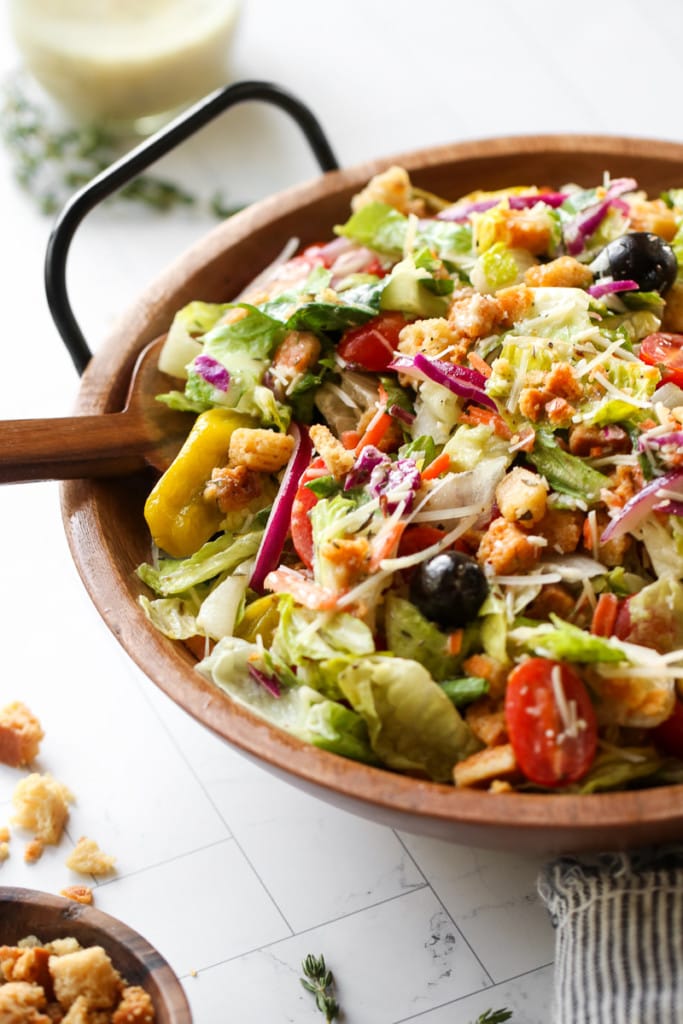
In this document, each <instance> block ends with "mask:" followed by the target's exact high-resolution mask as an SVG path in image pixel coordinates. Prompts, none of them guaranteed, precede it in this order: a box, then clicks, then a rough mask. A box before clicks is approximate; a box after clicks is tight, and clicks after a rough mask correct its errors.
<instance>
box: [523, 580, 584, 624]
mask: <svg viewBox="0 0 683 1024" xmlns="http://www.w3.org/2000/svg"><path fill="white" fill-rule="evenodd" d="M575 608H576V598H575V597H574V595H573V594H572V593H571V591H569V590H567V588H566V587H564V586H562V584H561V583H546V585H545V586H544V587H542V588H541V592H540V594H539V595H538V597H535V598H534V599H533V601H531V602H530V603H529V604H528V605H527V607H526V611H525V612H524V614H525V615H527V616H528V617H529V618H530V619H548V618H549V617H550V614H551V613H552V614H553V615H559V617H560V618H561V619H567V618H569V616H570V615H571V613H572V612H573V611H574V609H575Z"/></svg>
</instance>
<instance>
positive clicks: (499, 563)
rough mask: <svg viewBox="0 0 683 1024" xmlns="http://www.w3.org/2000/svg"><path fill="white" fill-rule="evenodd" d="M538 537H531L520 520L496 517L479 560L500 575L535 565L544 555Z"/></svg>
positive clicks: (479, 553)
mask: <svg viewBox="0 0 683 1024" xmlns="http://www.w3.org/2000/svg"><path fill="white" fill-rule="evenodd" d="M535 541H537V538H534V537H529V536H528V535H527V534H526V533H524V531H523V530H520V528H519V527H518V526H517V525H516V523H509V522H508V521H507V520H506V519H503V518H500V519H494V520H493V522H492V523H491V525H490V526H489V528H488V530H487V531H486V533H485V534H484V536H483V537H482V539H481V544H480V545H479V548H478V550H477V559H478V561H479V562H481V563H482V564H487V565H490V566H491V568H492V569H493V571H494V572H495V573H496V575H498V576H507V575H514V574H515V573H519V572H526V571H527V570H529V569H531V568H533V566H534V565H535V564H536V562H537V561H538V560H539V558H540V556H541V551H542V546H541V545H539V544H538V543H537V542H535Z"/></svg>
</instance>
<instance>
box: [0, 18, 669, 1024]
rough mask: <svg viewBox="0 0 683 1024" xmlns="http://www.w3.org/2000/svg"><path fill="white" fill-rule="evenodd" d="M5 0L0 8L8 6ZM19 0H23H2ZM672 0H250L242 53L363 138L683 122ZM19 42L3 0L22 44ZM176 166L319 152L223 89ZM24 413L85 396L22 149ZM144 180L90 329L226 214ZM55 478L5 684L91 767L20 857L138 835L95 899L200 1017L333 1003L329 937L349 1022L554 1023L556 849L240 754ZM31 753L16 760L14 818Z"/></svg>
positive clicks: (99, 225) (281, 166)
mask: <svg viewBox="0 0 683 1024" xmlns="http://www.w3.org/2000/svg"><path fill="white" fill-rule="evenodd" d="M3 11H4V8H3ZM2 17H3V19H4V18H5V14H4V13H3V14H2ZM682 28H683V8H681V7H680V6H679V5H678V4H675V3H673V0H651V2H650V3H649V4H648V5H642V4H640V3H637V2H636V0H621V2H619V3H616V0H606V2H605V3H603V4H602V5H600V6H599V7H598V6H597V5H595V4H594V3H591V4H589V3H587V2H585V0H579V2H576V0H575V2H574V3H573V4H572V5H571V6H570V7H565V8H552V7H551V6H550V5H548V4H547V3H543V2H541V0H527V2H526V3H525V4H524V5H519V6H513V5H512V4H509V3H506V2H505V0H479V2H478V3H476V4H474V3H472V4H465V3H460V2H456V0H433V2H432V3H430V4H423V5H421V6H419V5H415V4H414V3H413V4H408V3H407V2H406V0H393V2H392V3H391V4H389V3H382V4H379V3H378V4H374V5H373V4H370V3H367V2H365V3H363V2H361V0H346V3H344V4H341V5H336V6H334V7H331V6H330V5H328V4H322V3H319V2H318V3H316V2H314V0H295V2H294V3H292V4H288V5H284V4H278V3H276V2H275V0H247V2H246V3H245V7H244V13H243V18H242V22H241V25H240V29H239V32H238V36H237V39H236V45H235V55H234V65H233V69H234V76H235V78H262V79H268V80H271V81H274V82H278V83H280V84H282V85H284V86H286V87H288V88H289V89H291V90H292V91H293V92H295V93H297V94H298V95H300V96H301V97H302V98H305V99H306V100H307V101H308V102H309V103H310V104H311V106H312V107H313V109H314V110H315V112H316V113H317V115H318V116H319V118H320V119H321V121H322V123H323V124H324V125H325V126H326V128H327V129H328V132H329V135H330V139H331V141H332V144H333V146H334V148H335V149H336V151H337V154H338V156H339V158H340V161H341V162H342V163H343V164H345V165H349V164H353V163H356V162H359V161H361V160H365V159H368V158H371V157H374V156H379V155H387V154H392V153H397V152H401V151H405V150H408V149H413V148H418V147H421V146H427V145H431V144H438V143H442V142H447V141H452V140H457V139H463V138H477V137H488V136H493V135H497V134H518V133H535V132H554V131H588V132H595V133H614V134H630V135H638V136H650V137H663V138H669V139H674V140H678V141H680V139H681V134H682V130H681V126H680V121H679V119H678V117H677V116H676V115H677V107H678V100H677V97H678V95H679V77H680V62H679V54H678V44H679V40H680V38H681V29H682ZM17 60H18V57H17V54H16V52H15V50H14V46H13V43H12V40H11V37H10V34H9V30H8V27H7V25H6V23H5V21H4V20H3V21H2V23H0V68H1V69H2V72H3V74H6V73H7V72H8V71H9V70H10V69H12V68H13V67H14V66H15V65H16V63H17ZM163 163H164V166H163V170H164V171H165V172H166V173H167V174H170V175H172V176H173V177H174V178H176V179H179V180H183V181H186V182H187V183H188V185H189V186H191V187H192V188H194V189H197V190H199V191H202V190H203V191H204V192H206V193H207V194H208V193H209V192H210V191H212V190H213V189H214V188H215V187H216V185H217V184H219V185H221V186H223V187H225V188H226V189H227V191H228V194H229V196H230V198H231V199H234V200H236V201H243V200H250V199H257V198H260V197H261V196H263V195H266V194H268V193H270V192H272V191H275V190H277V189H278V188H281V187H284V186H286V185H289V184H292V183H295V182H298V181H302V180H305V179H307V178H310V177H312V176H314V175H315V173H316V168H315V166H314V163H313V161H312V158H311V157H310V155H309V154H308V153H307V152H306V151H305V147H304V145H303V143H302V141H301V139H300V137H299V133H298V131H297V129H295V128H294V127H293V126H292V125H291V124H290V123H289V122H288V121H287V120H286V118H285V116H284V115H282V114H280V113H277V112H274V111H272V110H269V109H263V108H260V107H259V106H258V105H256V104H247V105H245V106H244V107H243V108H239V109H238V110H236V111H234V112H231V113H230V114H228V115H226V116H225V117H224V118H223V119H222V120H221V122H220V124H216V125H213V126H211V127H209V128H208V129H205V130H204V131H203V132H202V133H201V135H200V136H198V137H197V138H195V139H194V140H193V141H192V142H190V143H188V144H186V145H185V146H184V147H183V149H182V150H181V151H178V152H177V153H175V154H173V155H172V156H171V157H168V158H166V160H165V161H164V162H163ZM0 211H1V212H2V240H3V249H4V258H3V268H4V269H3V280H4V287H3V291H2V307H1V308H2V351H3V357H2V367H3V374H2V384H1V385H0V416H1V417H2V418H6V419H7V418H14V417H39V416H46V415H60V414H67V413H68V412H69V410H70V408H71V406H72V404H73V401H74V397H75V394H76V391H77V388H78V380H77V377H76V374H75V372H74V370H73V368H72V366H71V363H70V360H69V358H68V356H67V355H66V353H65V351H64V349H63V348H62V346H61V342H60V340H59V338H58V336H57V333H56V331H55V329H54V327H53V326H52V322H51V319H50V316H49V313H48V310H47V305H46V301H45V298H44V295H43V287H42V262H43V254H44V249H45V244H46V241H47V237H48V233H49V229H50V222H49V219H46V218H44V217H43V216H41V215H40V214H39V213H38V212H37V211H36V210H35V208H34V206H33V205H32V203H31V201H30V200H28V199H27V198H26V196H25V195H24V194H23V193H22V192H21V191H20V190H19V188H18V187H17V185H16V184H15V183H14V181H13V180H12V176H11V171H10V167H9V164H8V160H7V157H6V154H5V152H4V151H3V150H0ZM211 223H212V222H211V220H210V218H209V217H208V216H204V215H202V214H199V213H198V212H196V211H182V212H176V213H174V214H171V215H166V216H160V215H156V214H152V213H145V212H142V213H141V211H140V209H139V208H137V207H136V208H132V207H131V208H125V207H121V206H115V207H111V208H109V209H108V210H102V211H99V212H97V213H96V214H94V215H93V216H92V217H91V218H89V219H88V221H87V222H86V224H85V225H84V227H83V229H82V231H81V232H80V233H79V236H78V238H77V240H76V242H75V243H74V247H73V252H72V257H71V262H70V271H69V284H70V290H71V294H72V296H73V301H74V306H75V309H76V313H77V316H78V317H79V319H80V320H81V322H82V325H83V327H84V331H85V333H86V336H87V337H88V339H89V341H90V343H91V345H92V346H93V348H97V346H98V344H99V342H100V341H101V340H102V339H103V338H104V337H105V336H106V334H107V332H108V330H109V329H110V326H111V324H112V322H113V321H114V319H115V318H116V316H117V314H118V313H119V312H120V311H121V310H123V309H124V308H125V307H126V306H127V304H128V303H129V302H130V301H131V300H132V298H133V297H134V296H135V295H136V294H137V293H138V292H139V291H140V290H141V289H142V288H144V286H145V284H146V283H147V282H148V281H149V280H150V279H151V278H152V277H153V276H154V275H155V274H156V272H157V271H158V270H160V269H161V268H162V267H163V266H164V265H165V264H166V263H168V262H169V260H170V259H171V258H172V257H174V256H175V255H176V254H177V253H178V252H180V251H181V250H183V249H184V248H186V247H187V246H188V245H189V244H190V243H191V242H192V241H194V240H195V239H196V238H198V237H200V236H201V235H202V234H203V233H204V232H205V231H206V230H207V228H208V227H209V226H210V225H211ZM58 502H59V491H58V485H57V484H54V483H45V484H31V485H21V486H12V487H10V486H6V487H4V488H3V490H2V504H1V506H0V507H1V509H2V520H1V521H2V538H3V544H2V573H1V575H0V580H1V584H0V610H1V617H0V623H1V629H2V632H1V633H0V636H1V639H2V646H3V655H4V665H5V667H4V671H3V672H2V675H1V676H0V703H2V704H4V703H5V702H7V701H9V700H12V699H17V698H21V699H23V700H25V701H26V703H28V704H29V705H30V706H31V707H32V708H33V709H34V710H35V711H36V713H37V714H38V715H39V717H40V718H41V720H42V722H43V725H44V728H45V730H46V734H47V735H46V739H45V741H44V743H43V747H42V750H41V754H40V759H39V763H38V767H39V768H40V770H43V771H50V772H51V773H53V774H54V775H55V776H56V777H57V778H59V779H60V780H61V781H63V782H64V783H66V784H67V785H68V786H69V787H71V788H72V790H73V791H74V793H75V794H76V797H77V801H76V803H75V805H74V807H73V811H72V814H71V819H70V822H69V825H68V829H67V836H66V837H65V839H64V841H63V842H62V844H61V845H60V847H58V848H56V849H53V848H50V849H48V850H47V851H46V853H45V854H44V856H43V858H42V859H41V860H40V861H39V862H38V863H37V864H35V865H26V864H25V863H24V861H23V843H24V839H25V837H23V836H22V835H21V834H20V833H18V832H15V833H14V834H13V837H12V841H11V851H12V852H11V857H10V859H9V860H8V861H7V862H5V863H4V864H2V865H1V866H0V883H2V884H7V885H26V886H31V887H34V888H43V889H46V890H48V891H51V892H55V891H58V890H59V889H60V888H62V887H63V886H64V885H65V884H68V883H69V882H72V881H75V880H76V879H75V877H73V876H71V875H70V873H69V872H68V870H67V869H66V867H65V866H64V860H65V858H66V856H67V853H68V851H69V849H70V848H71V846H72V845H73V844H74V843H75V842H76V840H77V839H78V837H79V836H80V835H82V834H87V835H89V836H92V837H93V838H95V839H96V840H97V841H98V842H99V843H100V845H101V846H102V847H103V848H104V849H105V850H106V851H108V852H111V853H113V854H114V855H115V856H116V858H117V873H116V875H115V876H114V877H112V878H111V879H109V880H106V881H102V882H100V883H99V884H97V885H96V889H95V892H96V904H97V906H99V907H100V908H101V909H103V910H105V911H108V912H110V913H112V914H114V915H116V916H118V917H121V918H122V919H123V920H125V921H126V922H128V923H129V924H131V925H132V926H133V927H136V928H137V929H138V930H139V931H141V932H142V933H143V934H144V935H145V936H147V937H148V938H149V939H150V940H151V941H152V942H153V943H155V944H157V945H158V947H159V949H160V950H161V951H162V952H163V953H164V954H165V955H166V957H167V958H168V959H169V960H170V962H171V964H172V965H173V967H174V968H175V969H176V971H177V972H178V973H179V974H180V976H181V977H182V979H183V982H184V984H185V986H186V989H187V992H188V996H189V999H190V1002H191V1005H192V1007H193V1010H194V1014H195V1019H196V1021H197V1022H198V1024H219V1022H222V1021H225V1020H228V1019H229V1020H234V1021H239V1022H240V1024H262V1022H264V1021H273V1022H280V1021H282V1022H288V1021H289V1022H296V1024H305V1022H306V1021H311V1022H313V1021H315V1020H320V1019H321V1018H320V1015H319V1014H318V1012H317V1011H316V1010H315V1008H314V1005H313V1001H312V999H311V998H310V997H309V996H308V994H307V993H305V992H304V991H303V989H302V988H301V986H300V985H299V982H298V978H299V974H300V963H301V960H302V958H303V957H304V956H305V955H306V954H307V953H309V952H313V953H324V955H325V957H326V958H327V960H328V962H329V963H330V965H331V966H332V967H333V968H334V971H335V974H336V976H337V979H338V993H339V998H340V1001H341V1003H342V1004H343V1007H344V1009H345V1016H344V1020H345V1021H347V1022H348V1024H398V1022H405V1021H420V1022H421V1024H422V1022H424V1024H467V1022H468V1021H471V1020H473V1019H474V1018H475V1017H476V1015H477V1014H479V1013H481V1012H482V1011H483V1010H485V1009H486V1008H487V1007H492V1006H493V1007H500V1006H508V1007H510V1008H511V1009H513V1010H514V1011H515V1013H514V1018H513V1021H514V1024H548V1021H549V1020H550V1012H551V1011H550V1001H551V985H552V959H553V933H552V929H551V926H550V924H549V921H548V919H547V916H546V914H545V912H544V910H543V908H542V907H541V906H540V904H539V901H538V899H537V896H536V894H535V877H536V873H537V870H538V868H539V861H537V860H534V859H533V858H528V857H519V856H513V855H511V854H509V853H507V852H506V851H505V850H497V851H495V852H491V851H488V852H487V851H483V850H477V849H466V848H464V847H458V846H454V845H448V844H445V843H442V842H438V841H435V840H432V839H425V838H419V837H416V836H412V835H408V834H403V833H398V832H395V831H392V830H390V829H388V828H386V827H384V826H379V825H374V824H372V823H371V822H368V821H364V820H360V819H357V818H355V817H351V816H349V815H348V814H346V813H344V812H341V811H337V810H334V809H332V808H330V807H329V806H327V805H326V804H324V803H321V802H319V801H318V800H316V799H314V798H312V797H309V796H305V795H303V794H301V793H300V792H299V791H297V790H296V789H294V788H293V787H291V786H289V785H288V784H286V783H284V782H281V781H278V780H276V779H274V778H273V777H272V776H271V775H270V774H268V773H266V772H265V771H263V770H262V769H260V768H259V767H258V766H255V765H253V764H252V763H250V762H248V761H246V760H244V759H243V758H242V757H241V756H240V755H239V754H237V753H235V752H234V751H232V750H231V749H229V748H228V747H227V746H226V745H224V744H223V743H222V742H220V741H219V740H217V739H216V738H215V737H214V736H212V735H210V734H208V733H207V732H206V731H205V730H203V729H202V728H201V727H200V726H198V725H197V724H196V723H195V722H194V721H192V720H191V719H190V718H189V717H187V716H185V715H184V714H183V713H182V712H181V711H180V710H178V709H177V708H176V707H175V706H174V705H173V704H171V702H170V701H169V700H168V699H167V698H166V697H165V696H164V695H163V694H162V693H161V692H160V691H158V690H156V689H155V687H154V686H153V685H152V683H150V682H149V681H148V680H146V679H145V678H144V677H143V676H142V675H141V674H140V673H139V672H138V671H137V670H136V669H135V668H134V667H133V665H132V663H131V662H130V661H129V660H128V658H127V656H126V655H125V653H124V652H123V651H121V650H120V648H119V647H118V646H117V644H116V642H115V640H114V639H113V637H112V636H111V635H110V634H109V633H108V632H107V630H106V629H105V627H104V625H103V624H102V623H101V621H100V619H99V617H98V615H97V613H96V611H95V610H94V608H93V607H92V606H91V604H90V602H89V600H88V598H87V596H86V594H85V591H84V589H83V587H82V585H81V583H80V581H79V579H78V578H77V574H76V571H75V569H74V568H73V565H72V563H71V560H70V557H69V553H68V550H67V546H66V542H65V539H64V535H63V531H62V525H61V520H60V514H59V504H58ZM21 775H22V773H21V772H19V771H17V770H12V769H9V768H0V825H2V824H3V823H4V822H5V821H6V820H7V819H8V817H9V815H10V813H11V806H10V801H11V794H12V791H13V789H14V786H15V785H16V783H17V781H18V779H19V778H20V777H21Z"/></svg>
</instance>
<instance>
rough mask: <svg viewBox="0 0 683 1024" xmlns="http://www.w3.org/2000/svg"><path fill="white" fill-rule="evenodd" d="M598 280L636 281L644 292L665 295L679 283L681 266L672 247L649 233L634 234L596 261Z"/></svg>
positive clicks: (611, 246)
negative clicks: (672, 286)
mask: <svg viewBox="0 0 683 1024" xmlns="http://www.w3.org/2000/svg"><path fill="white" fill-rule="evenodd" d="M593 270H594V271H595V274H596V275H597V277H598V278H601V277H611V278H613V279H614V280H615V281H636V282H637V283H638V287H639V288H640V290H641V292H660V293H661V294H662V295H663V294H664V292H665V291H667V289H669V288H670V287H671V285H672V284H673V283H674V281H675V280H676V275H677V273H678V262H677V260H676V255H675V253H674V251H673V249H672V248H671V246H670V245H667V243H666V242H665V241H664V239H663V238H660V237H659V235H653V234H652V233H651V232H650V231H632V232H630V233H629V234H627V235H622V236H621V237H620V238H615V239H614V241H613V242H610V243H609V245H606V246H605V248H604V249H603V250H602V252H601V253H600V255H599V256H597V257H596V259H595V260H594V261H593Z"/></svg>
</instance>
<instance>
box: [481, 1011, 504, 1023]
mask: <svg viewBox="0 0 683 1024" xmlns="http://www.w3.org/2000/svg"><path fill="white" fill-rule="evenodd" d="M511 1017H512V1010H486V1011H485V1012H484V1013H481V1014H479V1016H478V1017H477V1019H476V1020H475V1022H474V1024H503V1022H504V1021H506V1020H510V1018H511Z"/></svg>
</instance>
